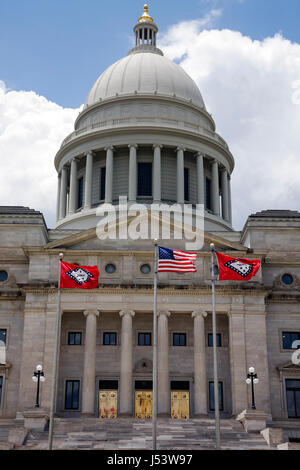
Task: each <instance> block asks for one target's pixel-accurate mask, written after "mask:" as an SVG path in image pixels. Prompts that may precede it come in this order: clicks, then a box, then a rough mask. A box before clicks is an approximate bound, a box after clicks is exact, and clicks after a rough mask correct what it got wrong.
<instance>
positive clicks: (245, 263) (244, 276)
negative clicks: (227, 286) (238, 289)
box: [216, 251, 260, 281]
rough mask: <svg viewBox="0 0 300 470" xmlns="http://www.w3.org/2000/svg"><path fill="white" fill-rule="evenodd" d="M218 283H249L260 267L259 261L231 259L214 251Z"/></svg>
mask: <svg viewBox="0 0 300 470" xmlns="http://www.w3.org/2000/svg"><path fill="white" fill-rule="evenodd" d="M216 255H217V258H218V263H219V281H249V279H251V278H252V277H253V276H255V274H256V273H257V271H258V270H259V267H260V260H259V259H245V258H231V256H226V255H223V254H222V253H218V252H217V251H216Z"/></svg>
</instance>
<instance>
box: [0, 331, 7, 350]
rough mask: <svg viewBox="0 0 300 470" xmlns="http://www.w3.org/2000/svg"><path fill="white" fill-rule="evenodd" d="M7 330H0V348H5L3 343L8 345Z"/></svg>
mask: <svg viewBox="0 0 300 470" xmlns="http://www.w3.org/2000/svg"><path fill="white" fill-rule="evenodd" d="M6 337H7V330H6V329H4V328H1V329H0V346H1V345H2V346H3V343H4V344H6Z"/></svg>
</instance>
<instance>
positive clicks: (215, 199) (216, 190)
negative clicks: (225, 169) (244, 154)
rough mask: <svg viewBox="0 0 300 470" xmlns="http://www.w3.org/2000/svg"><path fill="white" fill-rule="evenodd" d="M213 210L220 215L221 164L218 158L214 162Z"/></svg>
mask: <svg viewBox="0 0 300 470" xmlns="http://www.w3.org/2000/svg"><path fill="white" fill-rule="evenodd" d="M212 210H213V213H214V214H215V215H216V216H218V217H219V216H220V200H219V165H218V162H217V160H214V161H213V162H212Z"/></svg>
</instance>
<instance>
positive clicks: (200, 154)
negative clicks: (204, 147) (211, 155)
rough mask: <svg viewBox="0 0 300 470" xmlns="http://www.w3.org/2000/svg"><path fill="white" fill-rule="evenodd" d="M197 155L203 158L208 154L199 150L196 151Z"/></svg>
mask: <svg viewBox="0 0 300 470" xmlns="http://www.w3.org/2000/svg"><path fill="white" fill-rule="evenodd" d="M195 157H196V158H197V157H203V158H205V157H206V154H205V153H203V152H200V151H198V152H195Z"/></svg>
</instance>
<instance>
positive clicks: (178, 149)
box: [176, 147, 186, 152]
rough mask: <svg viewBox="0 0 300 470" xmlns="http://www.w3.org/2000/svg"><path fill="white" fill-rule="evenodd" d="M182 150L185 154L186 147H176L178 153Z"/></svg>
mask: <svg viewBox="0 0 300 470" xmlns="http://www.w3.org/2000/svg"><path fill="white" fill-rule="evenodd" d="M180 150H182V151H183V152H185V151H186V149H185V148H184V147H176V152H179V151H180Z"/></svg>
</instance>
